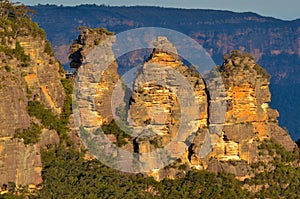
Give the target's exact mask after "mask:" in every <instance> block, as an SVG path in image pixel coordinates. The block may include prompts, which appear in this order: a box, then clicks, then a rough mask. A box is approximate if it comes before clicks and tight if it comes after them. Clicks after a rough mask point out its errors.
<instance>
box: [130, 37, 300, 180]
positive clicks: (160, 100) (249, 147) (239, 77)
mask: <svg viewBox="0 0 300 199" xmlns="http://www.w3.org/2000/svg"><path fill="white" fill-rule="evenodd" d="M158 40H159V42H162V43H163V42H165V43H166V45H169V46H170V44H169V43H168V42H167V40H166V39H165V38H158ZM170 52H171V53H170ZM167 67H170V68H172V69H173V70H175V71H177V72H178V73H179V74H182V75H183V76H184V77H185V78H186V79H187V81H188V82H189V83H190V85H192V88H193V89H194V93H195V97H196V101H197V104H198V106H199V110H197V111H198V112H197V111H196V110H195V109H194V110H193V111H191V112H190V114H191V115H194V114H195V113H196V112H197V114H198V115H197V117H195V118H194V125H195V126H194V127H195V128H190V129H186V131H189V133H190V134H193V133H195V132H196V131H197V129H198V131H197V132H196V134H195V135H196V136H195V138H194V140H193V141H192V144H191V146H190V147H189V148H188V149H186V151H188V152H187V154H185V155H183V156H182V157H181V158H180V162H181V163H182V164H185V165H187V168H196V169H208V170H210V171H214V172H221V171H226V172H230V173H233V174H235V175H237V176H238V177H241V178H242V177H245V176H250V175H251V172H250V171H251V169H250V167H249V164H251V163H254V162H257V161H258V160H259V158H258V146H259V144H260V142H261V141H262V140H264V139H274V140H277V141H278V143H280V144H282V145H283V146H284V147H285V148H286V150H288V151H293V150H294V148H295V143H294V142H293V141H292V139H291V138H290V136H289V135H288V133H287V132H285V131H284V130H283V129H282V128H280V127H279V126H278V123H277V119H276V118H277V117H278V112H277V111H276V110H273V109H271V108H270V107H269V102H270V100H271V94H270V91H269V79H270V76H269V75H268V74H267V72H266V71H265V70H264V69H263V68H262V67H260V66H259V65H258V64H256V63H255V61H254V58H253V57H252V56H250V55H249V54H247V53H242V52H239V51H233V52H232V53H231V54H230V55H225V56H224V64H223V65H222V66H221V67H219V68H218V69H217V70H218V71H220V74H221V76H222V79H223V82H224V85H223V86H224V87H225V89H226V92H225V93H224V95H223V94H222V95H221V96H220V97H221V98H222V96H223V98H222V100H225V101H226V116H225V121H224V124H223V127H222V129H221V130H220V131H218V132H217V133H216V134H215V133H213V131H214V130H213V129H214V128H213V126H214V125H213V123H214V122H213V120H215V119H213V117H214V118H218V117H219V116H218V115H220V114H221V113H219V112H215V109H213V108H211V106H212V104H213V103H215V102H216V99H213V97H212V96H207V94H209V92H208V88H207V84H204V82H203V80H202V78H201V76H200V75H199V74H197V73H195V71H192V70H190V69H189V68H188V67H187V66H185V65H184V64H183V63H182V62H181V61H180V60H179V59H178V56H177V55H176V49H175V50H174V49H172V48H171V50H169V51H168V52H167V51H161V50H157V49H155V50H154V51H153V53H152V55H151V57H150V58H149V59H148V61H147V62H146V63H145V64H144V66H143V67H142V69H141V71H140V73H139V75H138V76H137V78H136V80H135V87H134V92H133V94H132V98H131V104H130V109H129V115H130V117H131V119H132V120H133V128H136V129H139V128H140V127H141V126H142V127H143V128H148V129H151V130H152V132H153V134H152V137H151V138H149V136H148V137H147V139H148V140H147V139H146V140H145V139H139V138H138V139H137V140H136V144H137V145H138V147H137V151H136V152H138V153H140V154H141V153H149V152H150V151H153V150H155V148H156V147H164V146H166V145H167V144H168V143H169V142H170V141H171V140H172V138H174V137H172V136H174V134H175V133H174V132H177V131H178V128H176V125H178V123H179V122H180V111H179V105H178V104H179V103H178V99H177V98H176V95H175V94H174V92H173V93H172V91H173V90H174V88H176V87H177V86H178V82H179V80H178V78H174V77H173V76H172V74H171V73H170V72H167V70H166V68H167ZM175 79H176V83H177V84H174V82H173V81H174V80H175ZM209 81H211V80H209ZM149 82H150V83H149ZM151 82H152V83H151ZM154 82H159V83H158V84H159V85H158V84H156V83H154ZM211 82H213V80H212V81H211ZM206 83H208V82H206ZM217 89H218V88H217ZM210 93H211V94H213V93H214V92H213V91H211V92H210ZM186 94H187V93H185V94H184V95H186ZM177 97H178V96H177ZM180 106H181V108H182V107H184V106H186V104H184V103H180ZM195 111H196V112H195ZM181 113H182V112H181ZM207 127H209V129H208V128H207ZM208 132H210V134H209V138H207V136H206V135H207V134H208ZM140 135H142V134H140ZM205 139H210V144H211V146H210V147H211V148H212V149H211V152H210V153H209V154H208V155H207V156H206V157H201V152H200V151H201V147H202V146H203V144H205V142H206V140H205ZM212 160H214V161H212ZM157 161H158V160H157ZM231 161H234V162H236V163H235V164H234V165H232V164H231V163H230V162H231ZM227 162H229V163H227ZM179 165H180V164H179ZM169 171H170V170H169V169H167V170H165V172H161V171H160V172H153V173H152V175H154V176H155V177H156V178H157V179H161V178H163V176H168V177H172V176H173V177H174V176H176V175H178V170H177V172H175V173H174V171H172V172H171V173H169ZM172 173H173V174H172Z"/></svg>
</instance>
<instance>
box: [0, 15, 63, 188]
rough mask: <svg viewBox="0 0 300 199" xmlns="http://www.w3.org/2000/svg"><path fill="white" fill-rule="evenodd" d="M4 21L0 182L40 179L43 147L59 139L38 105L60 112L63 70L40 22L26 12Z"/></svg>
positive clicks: (0, 53)
mask: <svg viewBox="0 0 300 199" xmlns="http://www.w3.org/2000/svg"><path fill="white" fill-rule="evenodd" d="M0 21H1V23H2V26H1V28H0V43H1V44H0V57H1V59H0V99H1V100H0V183H1V184H7V183H8V182H14V183H15V184H16V185H28V184H40V183H41V182H42V178H41V170H42V162H41V154H40V148H41V147H44V146H45V145H47V144H55V143H58V142H59V138H58V135H57V132H56V131H55V130H53V129H52V130H50V129H51V128H50V127H49V126H48V125H44V124H42V122H41V120H40V118H38V117H37V113H38V112H37V109H36V107H34V105H40V107H44V109H43V110H48V111H50V112H51V113H52V114H53V115H56V116H57V117H59V115H60V114H61V113H62V112H63V106H64V101H65V91H64V88H63V86H62V83H61V79H62V78H63V74H62V73H61V72H60V71H61V68H60V67H61V66H60V64H59V63H58V62H57V61H56V60H55V58H54V57H53V52H52V49H51V46H50V44H49V43H48V41H47V40H46V39H45V33H44V31H43V30H41V29H40V28H39V27H38V25H37V24H36V23H33V22H31V21H30V20H29V19H27V18H22V17H8V18H7V19H5V18H4V17H2V18H0ZM30 110H32V111H30ZM33 112H34V113H33ZM38 114H43V113H42V112H39V113H38Z"/></svg>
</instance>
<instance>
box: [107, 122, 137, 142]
mask: <svg viewBox="0 0 300 199" xmlns="http://www.w3.org/2000/svg"><path fill="white" fill-rule="evenodd" d="M101 128H102V130H103V132H104V133H105V134H113V135H114V136H115V137H116V139H117V142H116V143H115V144H116V145H117V146H119V147H121V146H124V145H126V144H127V141H126V140H125V138H131V136H130V135H128V134H127V133H125V132H124V131H123V130H122V129H120V128H119V126H118V125H117V123H116V121H115V120H112V121H111V122H110V123H109V124H107V125H103V126H102V127H101Z"/></svg>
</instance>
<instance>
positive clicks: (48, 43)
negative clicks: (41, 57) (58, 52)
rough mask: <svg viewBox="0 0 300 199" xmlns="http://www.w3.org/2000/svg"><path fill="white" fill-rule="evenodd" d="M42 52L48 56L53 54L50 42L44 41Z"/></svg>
mask: <svg viewBox="0 0 300 199" xmlns="http://www.w3.org/2000/svg"><path fill="white" fill-rule="evenodd" d="M44 52H45V53H47V54H48V55H50V56H54V52H53V50H52V47H51V43H50V42H49V41H46V43H45V47H44Z"/></svg>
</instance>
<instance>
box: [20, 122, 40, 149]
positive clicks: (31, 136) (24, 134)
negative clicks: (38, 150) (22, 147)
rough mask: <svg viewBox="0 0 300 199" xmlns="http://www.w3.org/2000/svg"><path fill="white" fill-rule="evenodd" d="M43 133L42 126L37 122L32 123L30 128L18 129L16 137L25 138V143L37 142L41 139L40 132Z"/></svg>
mask: <svg viewBox="0 0 300 199" xmlns="http://www.w3.org/2000/svg"><path fill="white" fill-rule="evenodd" d="M41 133H42V128H41V127H40V126H39V125H37V124H35V123H31V125H30V127H29V128H28V129H25V130H24V129H22V130H20V129H19V130H16V133H15V136H14V137H15V138H22V139H24V144H26V145H27V144H36V143H38V142H39V141H40V134H41Z"/></svg>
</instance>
